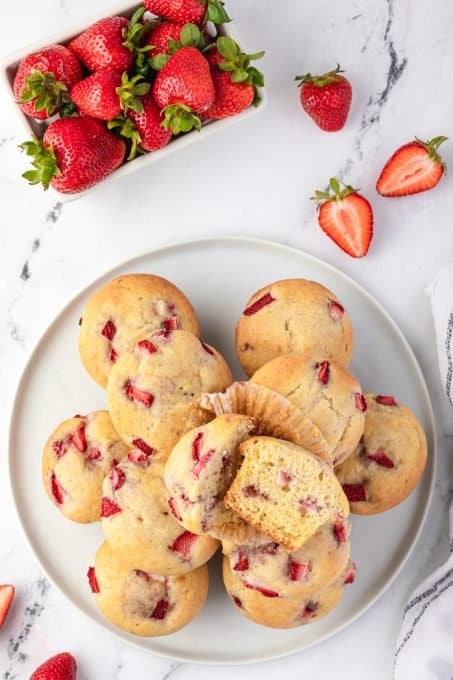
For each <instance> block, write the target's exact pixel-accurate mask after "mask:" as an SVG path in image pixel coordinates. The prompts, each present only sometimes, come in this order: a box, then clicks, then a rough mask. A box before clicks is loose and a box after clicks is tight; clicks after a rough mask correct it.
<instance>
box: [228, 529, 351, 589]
mask: <svg viewBox="0 0 453 680" xmlns="http://www.w3.org/2000/svg"><path fill="white" fill-rule="evenodd" d="M349 529H350V527H349V522H348V521H347V520H345V519H343V518H341V517H338V519H337V521H336V522H335V523H332V522H327V523H326V524H324V525H323V526H322V527H320V529H318V531H317V532H316V533H315V534H314V536H312V538H310V539H309V540H308V541H307V542H306V543H304V544H303V546H302V547H301V548H299V549H298V550H296V551H294V552H289V551H288V550H285V548H283V547H282V546H281V545H279V544H278V543H275V542H274V541H270V540H269V539H268V538H267V537H266V536H263V535H260V536H259V537H258V538H257V539H256V540H254V541H252V542H249V543H242V544H234V543H233V542H232V541H223V542H222V548H223V552H224V554H226V555H227V556H228V559H229V561H230V567H231V569H232V571H233V572H234V573H235V574H236V576H237V577H238V578H239V579H240V580H241V581H242V582H243V584H244V585H245V586H246V587H250V586H253V587H255V588H256V589H258V590H259V588H261V589H267V590H274V591H276V592H277V593H278V595H279V597H291V598H308V597H310V596H311V595H312V594H313V593H314V592H317V591H318V590H320V589H321V588H323V587H324V586H326V585H328V584H329V583H331V582H332V581H334V580H335V579H336V578H337V577H338V575H339V574H340V573H341V572H342V571H343V570H344V568H345V567H346V564H347V562H348V559H349V554H350V551H351V545H350V542H349Z"/></svg>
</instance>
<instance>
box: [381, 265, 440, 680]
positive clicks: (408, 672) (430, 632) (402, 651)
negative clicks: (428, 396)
mask: <svg viewBox="0 0 453 680" xmlns="http://www.w3.org/2000/svg"><path fill="white" fill-rule="evenodd" d="M427 293H428V295H429V297H430V299H431V306H432V311H433V317H434V328H435V335H436V346H437V355H438V359H439V369H440V378H441V382H442V386H443V389H444V391H445V394H446V397H447V400H448V401H447V400H445V404H448V402H450V404H451V405H452V406H453V263H452V264H449V265H447V266H446V267H444V268H443V269H442V270H441V271H440V272H439V273H438V275H437V277H436V279H435V280H434V281H433V283H432V284H431V286H430V287H429V288H428V290H427ZM448 410H449V413H450V415H451V411H450V409H448ZM452 420H453V419H452ZM394 680H453V506H452V507H451V508H450V553H449V558H448V559H447V561H446V562H445V564H443V565H442V566H441V567H439V568H438V569H436V571H435V572H434V573H433V574H431V575H430V576H428V578H426V579H425V580H424V581H423V583H421V584H420V585H419V586H418V588H416V590H415V591H414V592H413V593H412V596H411V598H410V600H409V603H408V605H407V607H406V609H405V610H404V614H403V622H402V626H401V631H400V635H399V638H398V643H397V646H396V652H395V664H394Z"/></svg>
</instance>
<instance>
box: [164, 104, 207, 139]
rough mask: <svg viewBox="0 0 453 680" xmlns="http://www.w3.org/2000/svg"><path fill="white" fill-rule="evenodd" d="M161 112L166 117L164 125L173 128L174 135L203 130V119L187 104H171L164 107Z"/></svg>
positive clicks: (167, 128)
mask: <svg viewBox="0 0 453 680" xmlns="http://www.w3.org/2000/svg"><path fill="white" fill-rule="evenodd" d="M161 114H162V115H163V117H164V119H163V121H162V123H161V125H162V127H164V128H165V129H166V130H171V132H172V134H174V135H179V133H180V132H190V131H191V130H201V120H200V119H199V117H198V116H197V115H195V114H194V113H193V112H192V111H191V110H190V108H189V107H188V106H186V105H185V104H170V105H169V106H166V107H165V108H164V109H162V111H161Z"/></svg>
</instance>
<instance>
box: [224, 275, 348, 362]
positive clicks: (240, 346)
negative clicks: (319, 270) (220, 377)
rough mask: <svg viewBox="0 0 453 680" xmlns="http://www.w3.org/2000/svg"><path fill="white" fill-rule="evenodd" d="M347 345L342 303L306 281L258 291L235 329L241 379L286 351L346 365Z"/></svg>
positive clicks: (288, 281) (291, 281)
mask: <svg viewBox="0 0 453 680" xmlns="http://www.w3.org/2000/svg"><path fill="white" fill-rule="evenodd" d="M353 344H354V338H353V331H352V326H351V321H350V319H349V316H348V315H347V313H346V311H345V309H344V307H343V305H342V304H341V303H340V302H339V301H338V299H337V298H336V297H335V295H334V294H333V293H332V292H331V291H330V290H328V289H327V288H325V287H324V286H321V284H319V283H316V282H315V281H307V280H306V279H285V280H282V281H275V282H274V283H270V284H268V285H267V286H265V287H264V288H261V290H258V291H257V292H256V293H254V294H253V295H252V297H251V298H250V300H249V301H248V302H247V304H246V305H245V308H244V310H243V312H242V315H241V318H240V319H239V321H238V324H237V326H236V351H237V354H238V357H239V361H240V363H241V366H242V368H243V369H244V371H245V373H246V374H247V375H253V373H255V371H257V370H258V369H259V368H261V366H264V364H267V362H268V361H270V360H271V359H274V358H275V357H278V356H280V355H281V354H288V353H289V352H303V353H304V354H309V355H311V356H314V357H322V358H323V359H326V360H331V359H334V360H336V361H338V362H339V363H340V364H343V365H344V366H347V365H348V364H349V361H350V359H351V355H352V349H353Z"/></svg>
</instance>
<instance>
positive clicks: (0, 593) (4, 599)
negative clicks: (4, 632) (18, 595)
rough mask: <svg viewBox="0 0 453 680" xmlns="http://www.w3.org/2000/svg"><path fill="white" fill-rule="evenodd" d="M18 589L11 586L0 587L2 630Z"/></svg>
mask: <svg viewBox="0 0 453 680" xmlns="http://www.w3.org/2000/svg"><path fill="white" fill-rule="evenodd" d="M15 592H16V589H15V587H14V586H11V585H2V586H0V628H1V627H2V626H3V624H4V623H5V619H6V617H7V615H8V611H9V608H10V607H11V602H12V601H13V598H14V593H15Z"/></svg>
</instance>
